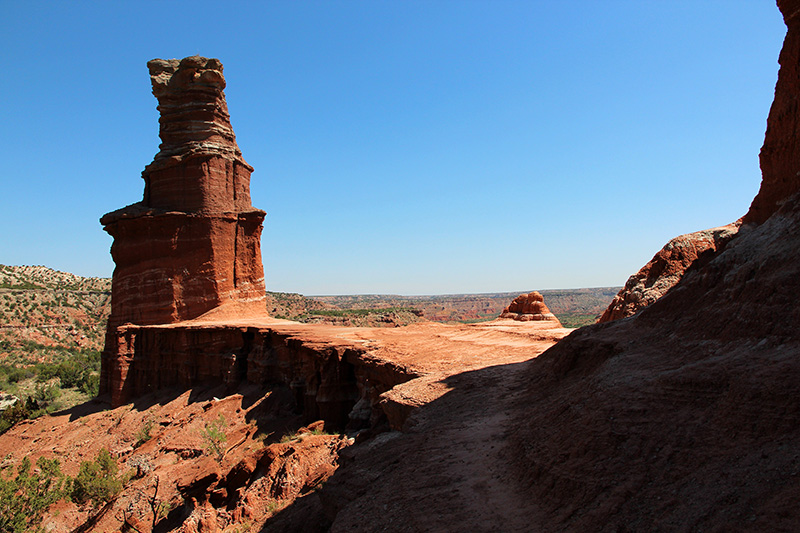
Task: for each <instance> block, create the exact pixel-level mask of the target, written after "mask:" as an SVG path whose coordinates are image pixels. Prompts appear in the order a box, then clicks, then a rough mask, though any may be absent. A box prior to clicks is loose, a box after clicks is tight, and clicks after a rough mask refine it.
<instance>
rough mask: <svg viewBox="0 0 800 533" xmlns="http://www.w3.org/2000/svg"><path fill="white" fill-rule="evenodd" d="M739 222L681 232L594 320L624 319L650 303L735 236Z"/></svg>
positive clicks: (629, 279) (635, 275) (708, 259)
mask: <svg viewBox="0 0 800 533" xmlns="http://www.w3.org/2000/svg"><path fill="white" fill-rule="evenodd" d="M740 225H741V223H740V222H739V221H737V222H734V223H733V224H728V225H727V226H721V227H719V228H713V229H707V230H703V231H697V232H695V233H689V234H687V235H681V236H679V237H675V238H674V239H672V240H671V241H669V242H668V243H667V244H666V246H664V247H663V248H662V249H661V250H659V252H658V253H657V254H656V255H654V256H653V258H652V259H651V260H650V262H649V263H647V264H646V265H645V266H643V267H642V269H641V270H639V272H637V273H636V274H634V275H633V276H631V277H630V278H628V281H627V283H625V286H624V287H623V288H622V290H621V291H619V293H618V294H617V295H616V296H615V297H614V299H613V300H612V301H611V304H609V306H608V308H607V309H606V310H605V311H604V312H603V314H602V316H601V317H600V319H599V320H598V322H610V321H612V320H618V319H620V318H625V317H628V316H631V315H633V314H635V313H636V312H638V311H641V310H642V309H644V308H645V307H647V306H648V305H650V304H652V303H653V302H655V301H656V300H658V299H659V298H661V297H662V296H664V295H665V294H666V293H667V291H668V290H670V289H671V288H672V287H674V286H675V284H677V283H678V282H679V281H680V280H681V278H683V275H684V274H685V273H686V271H687V270H688V269H689V268H690V267H692V266H693V265H696V266H699V265H700V264H701V263H703V262H708V261H710V260H711V258H712V257H714V255H715V254H716V253H717V252H720V251H721V250H722V249H723V248H724V247H725V245H726V244H727V243H728V242H729V241H730V240H731V239H732V238H733V237H735V236H736V234H737V232H738V231H739V226H740Z"/></svg>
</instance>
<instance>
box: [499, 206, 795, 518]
mask: <svg viewBox="0 0 800 533" xmlns="http://www.w3.org/2000/svg"><path fill="white" fill-rule="evenodd" d="M798 228H800V207H798V202H797V198H795V200H794V201H793V203H792V206H791V207H789V206H786V207H785V208H784V209H783V210H782V211H781V212H779V213H778V214H776V215H775V216H773V217H772V218H770V219H769V220H768V221H767V222H766V223H765V224H763V225H762V226H760V227H757V228H753V227H750V228H746V229H744V230H743V231H742V232H741V233H740V235H739V237H737V238H736V239H734V240H733V241H732V243H731V244H729V245H728V247H727V249H726V250H725V251H724V252H723V253H722V254H720V255H719V256H718V257H717V258H716V259H715V260H714V261H712V262H711V263H709V264H708V265H707V266H706V267H705V268H704V269H702V270H699V271H695V272H690V273H689V274H687V276H686V277H685V278H684V280H683V281H682V282H681V283H680V285H679V286H678V287H676V289H675V290H673V291H672V292H670V293H669V294H667V295H666V296H665V297H664V298H662V299H661V300H659V301H658V302H656V303H655V304H653V305H652V306H650V307H649V308H647V309H645V310H644V311H642V313H641V314H640V315H638V316H636V317H632V318H629V319H626V320H621V321H618V322H614V323H611V324H607V325H606V324H603V325H597V326H590V327H587V328H584V329H582V330H579V331H576V332H575V333H573V334H572V335H571V336H570V337H568V338H567V339H564V341H562V342H561V343H560V344H558V345H557V346H555V347H554V348H552V349H551V350H549V351H547V352H545V354H543V355H542V356H540V358H538V359H537V360H536V361H535V363H534V364H533V365H532V367H531V373H530V377H531V379H532V381H531V383H530V386H529V394H528V396H527V397H526V399H525V401H524V403H522V404H520V409H519V411H518V416H517V421H516V422H517V424H518V425H519V427H521V428H522V430H521V431H520V432H519V433H518V434H517V435H516V438H515V439H514V444H513V446H514V448H515V449H516V451H517V453H519V454H520V466H521V467H522V469H521V471H523V472H524V475H522V476H521V478H522V479H521V481H522V482H523V483H524V484H525V485H526V486H527V487H528V490H530V496H531V498H533V499H535V500H536V501H539V502H540V504H541V505H542V507H543V508H544V510H546V515H547V516H548V517H549V518H548V520H547V522H546V527H545V529H546V530H557V529H561V528H569V529H573V528H575V529H576V530H608V531H616V530H618V528H623V529H622V530H625V528H630V529H632V530H686V531H690V530H694V529H698V530H700V529H702V530H708V529H711V530H726V531H731V530H738V529H742V528H744V529H752V530H767V529H769V530H790V529H792V527H793V524H794V525H796V523H795V521H796V518H797V511H796V506H795V503H794V502H796V501H797V498H798V497H800V478H798V475H799V474H800V403H798V402H797V391H798V387H799V386H800V357H799V356H800V307H799V306H797V305H796V303H795V302H794V301H793V300H794V297H795V295H797V294H798V292H799V291H800V232H798V231H797V230H798ZM532 404H533V405H536V408H535V409H530V407H529V406H530V405H532ZM598 524H601V525H602V526H601V527H598Z"/></svg>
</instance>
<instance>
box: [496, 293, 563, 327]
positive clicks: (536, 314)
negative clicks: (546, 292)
mask: <svg viewBox="0 0 800 533" xmlns="http://www.w3.org/2000/svg"><path fill="white" fill-rule="evenodd" d="M500 318H511V319H514V320H519V321H522V322H528V321H530V320H553V321H556V322H558V318H556V315H554V314H553V313H551V312H550V309H548V308H547V306H546V305H545V304H544V297H543V296H542V295H541V294H540V293H539V292H537V291H533V292H530V293H528V294H520V295H519V296H517V297H516V298H514V300H512V302H511V303H510V304H509V305H508V307H506V308H505V309H503V312H502V313H500Z"/></svg>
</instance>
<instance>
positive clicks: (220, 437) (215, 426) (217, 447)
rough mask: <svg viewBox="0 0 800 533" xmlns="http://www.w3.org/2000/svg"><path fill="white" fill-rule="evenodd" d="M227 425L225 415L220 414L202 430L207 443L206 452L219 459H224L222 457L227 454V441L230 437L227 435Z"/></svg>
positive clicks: (201, 432)
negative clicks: (225, 429)
mask: <svg viewBox="0 0 800 533" xmlns="http://www.w3.org/2000/svg"><path fill="white" fill-rule="evenodd" d="M227 425H228V422H227V421H226V420H225V417H224V416H222V414H220V415H219V418H217V419H216V420H214V421H212V422H210V423H208V424H206V425H205V426H204V427H203V429H202V430H201V431H200V435H201V436H202V437H203V442H204V443H205V449H206V453H208V454H209V455H213V456H214V457H216V458H217V460H218V461H222V457H223V456H224V455H225V442H227V440H228V437H227V435H225V431H224V428H225V427H227Z"/></svg>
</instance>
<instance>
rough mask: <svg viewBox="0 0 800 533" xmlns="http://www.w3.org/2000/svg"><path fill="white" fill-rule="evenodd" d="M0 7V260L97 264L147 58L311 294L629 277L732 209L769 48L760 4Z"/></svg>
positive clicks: (79, 269)
mask: <svg viewBox="0 0 800 533" xmlns="http://www.w3.org/2000/svg"><path fill="white" fill-rule="evenodd" d="M0 3H1V4H2V7H3V9H2V11H3V17H2V20H1V21H0V50H2V59H3V61H2V64H3V74H4V75H3V78H4V83H3V88H2V95H3V102H4V105H3V110H2V118H3V122H4V127H3V128H2V130H1V131H0V156H1V157H2V161H3V164H2V167H0V179H1V180H2V189H3V194H2V195H0V229H1V230H2V233H1V234H2V238H0V263H3V264H12V265H20V264H44V265H47V266H50V267H53V268H56V269H59V270H66V271H70V272H74V273H77V274H81V275H95V276H110V275H111V273H112V270H113V262H112V261H111V258H110V255H109V248H110V245H111V238H110V237H109V236H108V235H107V234H105V233H104V232H103V231H102V229H101V227H100V225H99V223H98V219H99V217H100V216H102V215H103V214H104V213H106V212H108V211H112V210H114V209H117V208H119V207H122V206H124V205H127V204H130V203H133V202H136V201H139V200H140V199H141V196H142V191H143V182H142V180H141V179H140V175H141V171H142V169H143V168H144V167H145V165H147V164H148V163H149V162H150V161H152V159H153V156H154V155H155V153H156V152H157V151H158V143H159V139H158V113H157V111H156V100H155V98H154V97H153V96H152V94H151V93H150V82H149V77H148V72H147V67H146V63H147V61H148V60H149V59H152V58H155V57H162V58H173V57H175V58H180V57H185V56H188V55H193V54H200V55H204V56H207V57H217V58H219V59H221V60H222V62H223V64H224V66H225V76H226V79H227V82H228V88H227V89H226V95H227V99H228V106H229V109H230V112H231V121H232V123H233V127H234V130H235V132H236V135H237V139H238V142H239V146H240V147H241V149H242V152H243V154H244V157H245V159H246V160H247V161H248V162H249V163H250V164H251V165H253V166H254V167H255V169H256V170H255V172H254V173H253V177H252V196H253V204H254V205H255V206H256V207H259V208H261V209H264V210H265V211H267V218H266V220H265V224H264V233H263V239H262V250H263V258H264V267H265V275H266V280H267V286H268V288H269V289H270V290H278V291H293V292H301V293H304V294H353V293H398V294H443V293H461V292H495V291H497V292H499V291H513V290H532V289H547V288H572V287H592V286H609V285H621V284H623V283H624V282H625V280H626V279H627V277H628V276H629V275H630V274H632V273H633V272H635V271H636V270H637V269H639V268H640V267H641V266H642V265H643V264H644V263H646V262H647V261H648V260H649V259H650V258H651V257H652V255H653V254H654V253H655V252H656V251H657V250H658V249H659V248H661V246H663V245H664V243H665V242H666V241H667V240H669V239H670V238H672V237H674V236H677V235H679V234H682V233H688V232H691V231H696V230H700V229H705V228H709V227H714V226H718V225H722V224H726V223H728V222H732V221H733V220H736V219H737V218H739V217H740V216H741V215H743V214H744V213H745V212H746V211H747V208H748V207H749V204H750V201H751V200H752V198H753V196H754V195H755V193H756V192H757V190H758V185H759V182H760V172H759V168H758V151H759V149H760V147H761V144H762V142H763V138H764V130H765V126H766V117H767V113H768V111H769V105H770V103H771V101H772V96H773V90H774V85H775V80H776V78H777V69H778V64H777V57H778V52H779V50H780V46H781V42H782V40H783V36H784V34H785V26H784V25H783V22H782V19H781V16H780V13H779V12H778V10H777V8H776V7H775V6H774V5H772V4H770V3H769V2H761V1H755V0H749V1H735V0H728V1H689V0H685V1H671V2H667V1H663V2H657V1H640V0H636V1H633V0H631V1H624V2H623V1H612V0H609V1H603V2H598V1H594V0H592V1H589V0H585V1H574V2H553V1H549V0H548V1H535V0H527V1H502V0H491V1H490V0H485V1H470V0H464V1H436V0H426V1H405V0H404V1H399V0H398V1H369V2H367V1H364V2H356V1H325V2H300V1H296V2H295V1H288V0H287V1H273V2H232V3H230V5H224V4H223V3H220V2H191V3H189V2H178V1H168V2H148V1H143V2H141V1H140V2H96V3H91V2H74V3H72V2H36V1H30V2H11V1H10V0H0Z"/></svg>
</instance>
